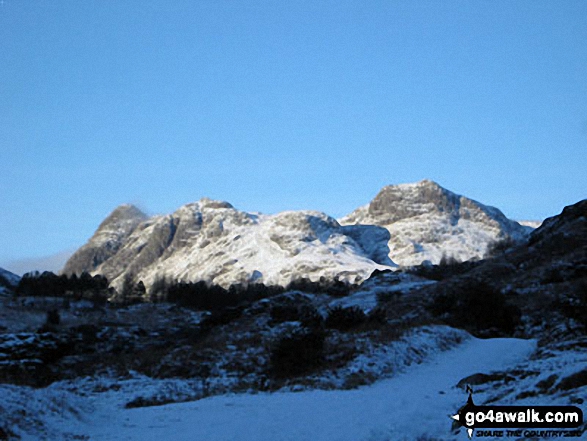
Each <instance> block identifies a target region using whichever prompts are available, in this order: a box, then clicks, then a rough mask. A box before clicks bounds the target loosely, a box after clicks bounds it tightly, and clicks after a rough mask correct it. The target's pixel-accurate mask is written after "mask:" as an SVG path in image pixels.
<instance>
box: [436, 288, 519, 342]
mask: <svg viewBox="0 0 587 441" xmlns="http://www.w3.org/2000/svg"><path fill="white" fill-rule="evenodd" d="M468 282H469V283H461V284H460V285H458V286H451V288H450V290H445V292H441V293H440V294H437V295H436V296H435V297H434V299H433V301H432V302H431V304H430V305H429V310H430V311H431V312H432V314H433V315H434V316H435V317H437V318H440V319H441V320H443V321H444V322H445V323H447V324H448V325H450V326H454V327H457V328H463V329H466V330H468V331H469V332H471V333H472V334H474V335H477V336H481V337H496V336H502V335H512V334H513V333H514V331H515V329H516V327H517V326H518V325H519V324H520V323H521V311H520V309H519V308H518V307H517V306H515V305H513V304H511V303H509V302H508V300H507V298H506V296H505V295H504V294H502V293H501V292H500V291H499V290H498V289H497V288H495V287H493V286H492V285H490V284H488V283H486V282H481V281H478V280H470V281H468Z"/></svg>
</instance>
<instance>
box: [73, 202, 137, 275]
mask: <svg viewBox="0 0 587 441" xmlns="http://www.w3.org/2000/svg"><path fill="white" fill-rule="evenodd" d="M146 219H147V215H146V214H144V213H143V212H142V211H141V210H139V209H138V208H137V207H135V206H134V205H131V204H124V205H120V206H119V207H117V208H116V209H115V210H114V211H113V212H112V213H110V214H109V215H108V217H106V219H104V220H103V221H102V223H101V224H100V226H99V227H98V229H97V230H96V232H95V233H94V235H93V236H92V238H91V239H90V240H89V242H88V243H87V244H86V245H84V246H83V247H81V248H80V249H79V250H77V251H76V252H75V253H74V254H73V255H72V256H71V257H70V258H69V260H68V261H67V263H66V264H65V267H64V268H63V271H62V272H63V273H65V274H72V273H77V274H81V273H82V272H84V271H87V272H91V271H93V270H95V269H96V268H97V267H98V266H99V265H100V264H102V263H103V262H104V261H106V260H108V259H109V258H110V257H111V256H113V255H114V254H115V253H116V252H117V251H118V249H119V248H120V246H121V244H122V242H123V241H124V240H125V239H126V238H127V237H129V236H130V235H131V233H132V232H133V231H134V229H135V228H136V227H137V226H138V225H139V224H140V223H141V222H143V221H144V220H146Z"/></svg>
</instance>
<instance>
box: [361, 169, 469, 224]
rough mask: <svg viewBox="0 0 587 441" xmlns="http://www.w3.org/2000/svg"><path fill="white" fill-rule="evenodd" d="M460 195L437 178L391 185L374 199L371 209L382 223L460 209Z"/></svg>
mask: <svg viewBox="0 0 587 441" xmlns="http://www.w3.org/2000/svg"><path fill="white" fill-rule="evenodd" d="M459 199H460V198H459V196H458V195H456V194H454V193H453V192H451V191H448V190H446V189H445V188H443V187H441V186H440V185H438V184H437V183H436V182H434V181H430V180H427V179H426V180H423V181H420V182H417V183H415V184H400V185H388V186H386V187H383V188H382V189H381V191H380V192H379V193H378V194H377V196H375V198H374V199H373V200H372V201H371V203H370V204H369V208H368V213H369V214H370V215H371V216H373V217H375V218H377V219H378V220H379V222H380V223H381V224H391V223H393V222H396V221H398V220H402V219H406V218H411V217H416V216H420V215H421V214H424V213H426V214H429V213H431V212H437V213H450V212H454V211H455V210H458V209H459Z"/></svg>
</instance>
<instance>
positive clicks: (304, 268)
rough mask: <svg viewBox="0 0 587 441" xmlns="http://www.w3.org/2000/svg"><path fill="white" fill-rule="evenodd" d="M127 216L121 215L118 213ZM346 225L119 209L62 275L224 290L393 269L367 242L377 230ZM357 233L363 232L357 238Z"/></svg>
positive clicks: (199, 207)
mask: <svg viewBox="0 0 587 441" xmlns="http://www.w3.org/2000/svg"><path fill="white" fill-rule="evenodd" d="M121 212H122V213H124V214H126V213H128V212H130V213H131V214H132V216H124V217H122V219H123V220H122V222H120V221H117V222H111V221H110V220H109V219H111V218H113V217H114V218H116V219H120V218H121V216H119V215H118V216H114V215H115V214H117V213H121ZM362 230H364V231H360V232H358V229H357V228H343V227H341V226H340V225H339V224H338V222H337V221H336V220H335V219H333V218H331V217H329V216H327V215H325V214H323V213H319V212H314V211H288V212H283V213H279V214H276V215H261V214H251V213H246V212H242V211H239V210H236V209H235V208H233V207H232V206H231V205H230V204H228V203H226V202H220V201H213V200H210V199H206V198H204V199H202V200H200V201H199V202H196V203H192V204H187V205H184V206H182V207H180V208H179V209H178V210H177V211H176V212H175V213H173V214H170V215H166V216H155V217H152V218H150V219H143V218H142V216H140V214H138V213H137V211H136V210H132V209H131V208H130V207H129V206H123V207H119V208H117V209H116V210H115V212H114V213H113V214H112V215H111V216H109V218H108V219H107V220H106V221H104V222H103V223H102V225H101V226H100V228H98V231H97V232H96V233H95V234H94V236H93V237H92V238H91V239H90V241H89V242H88V244H86V245H85V246H84V247H83V248H82V249H80V251H78V252H77V253H75V254H74V256H73V257H72V258H71V259H70V261H69V262H68V263H67V265H66V266H65V269H64V272H65V273H72V272H81V271H90V272H94V273H101V274H104V275H105V276H106V277H108V279H109V280H111V281H113V285H114V286H120V285H121V284H122V281H123V278H124V277H125V275H127V274H130V275H132V276H133V277H134V278H135V279H136V280H142V281H143V282H144V283H145V284H147V285H149V284H151V283H152V282H153V281H154V280H155V279H157V278H158V277H168V278H170V279H175V280H189V281H195V280H206V281H209V282H213V283H215V284H218V285H222V286H229V285H231V284H234V283H248V282H264V283H266V284H279V285H286V284H288V283H289V282H290V281H292V280H295V279H299V278H301V277H307V278H310V279H312V280H319V279H320V278H321V277H325V278H327V279H334V278H337V277H338V278H340V279H344V280H349V281H353V282H354V281H360V280H363V279H365V278H367V277H368V276H369V275H370V274H371V272H373V270H375V269H383V268H385V266H383V265H380V264H378V263H376V261H377V260H379V259H381V260H380V261H381V262H382V263H383V264H392V262H390V261H389V259H388V258H387V254H386V253H381V252H380V250H379V249H378V247H377V246H374V244H373V243H372V241H371V239H372V238H373V237H381V235H382V234H383V235H385V234H386V233H387V232H386V231H385V230H384V229H382V228H379V227H376V226H369V227H365V228H363V229H362ZM359 233H360V234H359Z"/></svg>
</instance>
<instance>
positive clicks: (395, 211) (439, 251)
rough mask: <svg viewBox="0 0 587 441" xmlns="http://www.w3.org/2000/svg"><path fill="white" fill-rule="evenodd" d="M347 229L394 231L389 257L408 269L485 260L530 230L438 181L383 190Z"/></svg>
mask: <svg viewBox="0 0 587 441" xmlns="http://www.w3.org/2000/svg"><path fill="white" fill-rule="evenodd" d="M340 223H341V224H342V225H357V224H367V225H379V226H382V227H385V228H386V229H387V230H388V231H389V233H390V236H391V238H390V241H389V250H390V254H389V257H390V258H391V259H392V260H393V261H395V262H397V263H399V264H402V265H417V264H420V263H423V262H426V261H429V262H432V263H438V262H439V261H440V259H441V258H442V256H443V255H447V256H453V257H455V258H457V259H459V260H469V259H474V258H481V257H483V255H484V254H485V252H486V250H487V246H488V244H489V243H491V242H493V241H496V240H499V239H501V238H504V237H512V238H514V239H520V238H522V237H524V236H525V234H526V233H527V230H528V229H527V228H524V227H522V226H521V225H520V224H518V223H517V222H514V221H512V220H510V219H508V218H507V217H506V216H505V215H504V214H503V213H502V212H501V211H500V210H498V209H497V208H494V207H490V206H487V205H484V204H481V203H479V202H477V201H474V200H472V199H469V198H466V197H464V196H460V195H458V194H456V193H453V192H451V191H449V190H447V189H445V188H443V187H442V186H440V185H439V184H437V183H436V182H434V181H430V180H423V181H420V182H417V183H413V184H400V185H389V186H386V187H383V188H382V189H381V191H380V192H379V193H378V194H377V195H376V196H375V198H374V199H373V200H372V201H371V202H370V203H369V204H367V205H365V206H363V207H360V208H358V209H357V210H355V211H353V212H352V213H351V214H349V215H348V216H345V217H344V218H342V219H340Z"/></svg>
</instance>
